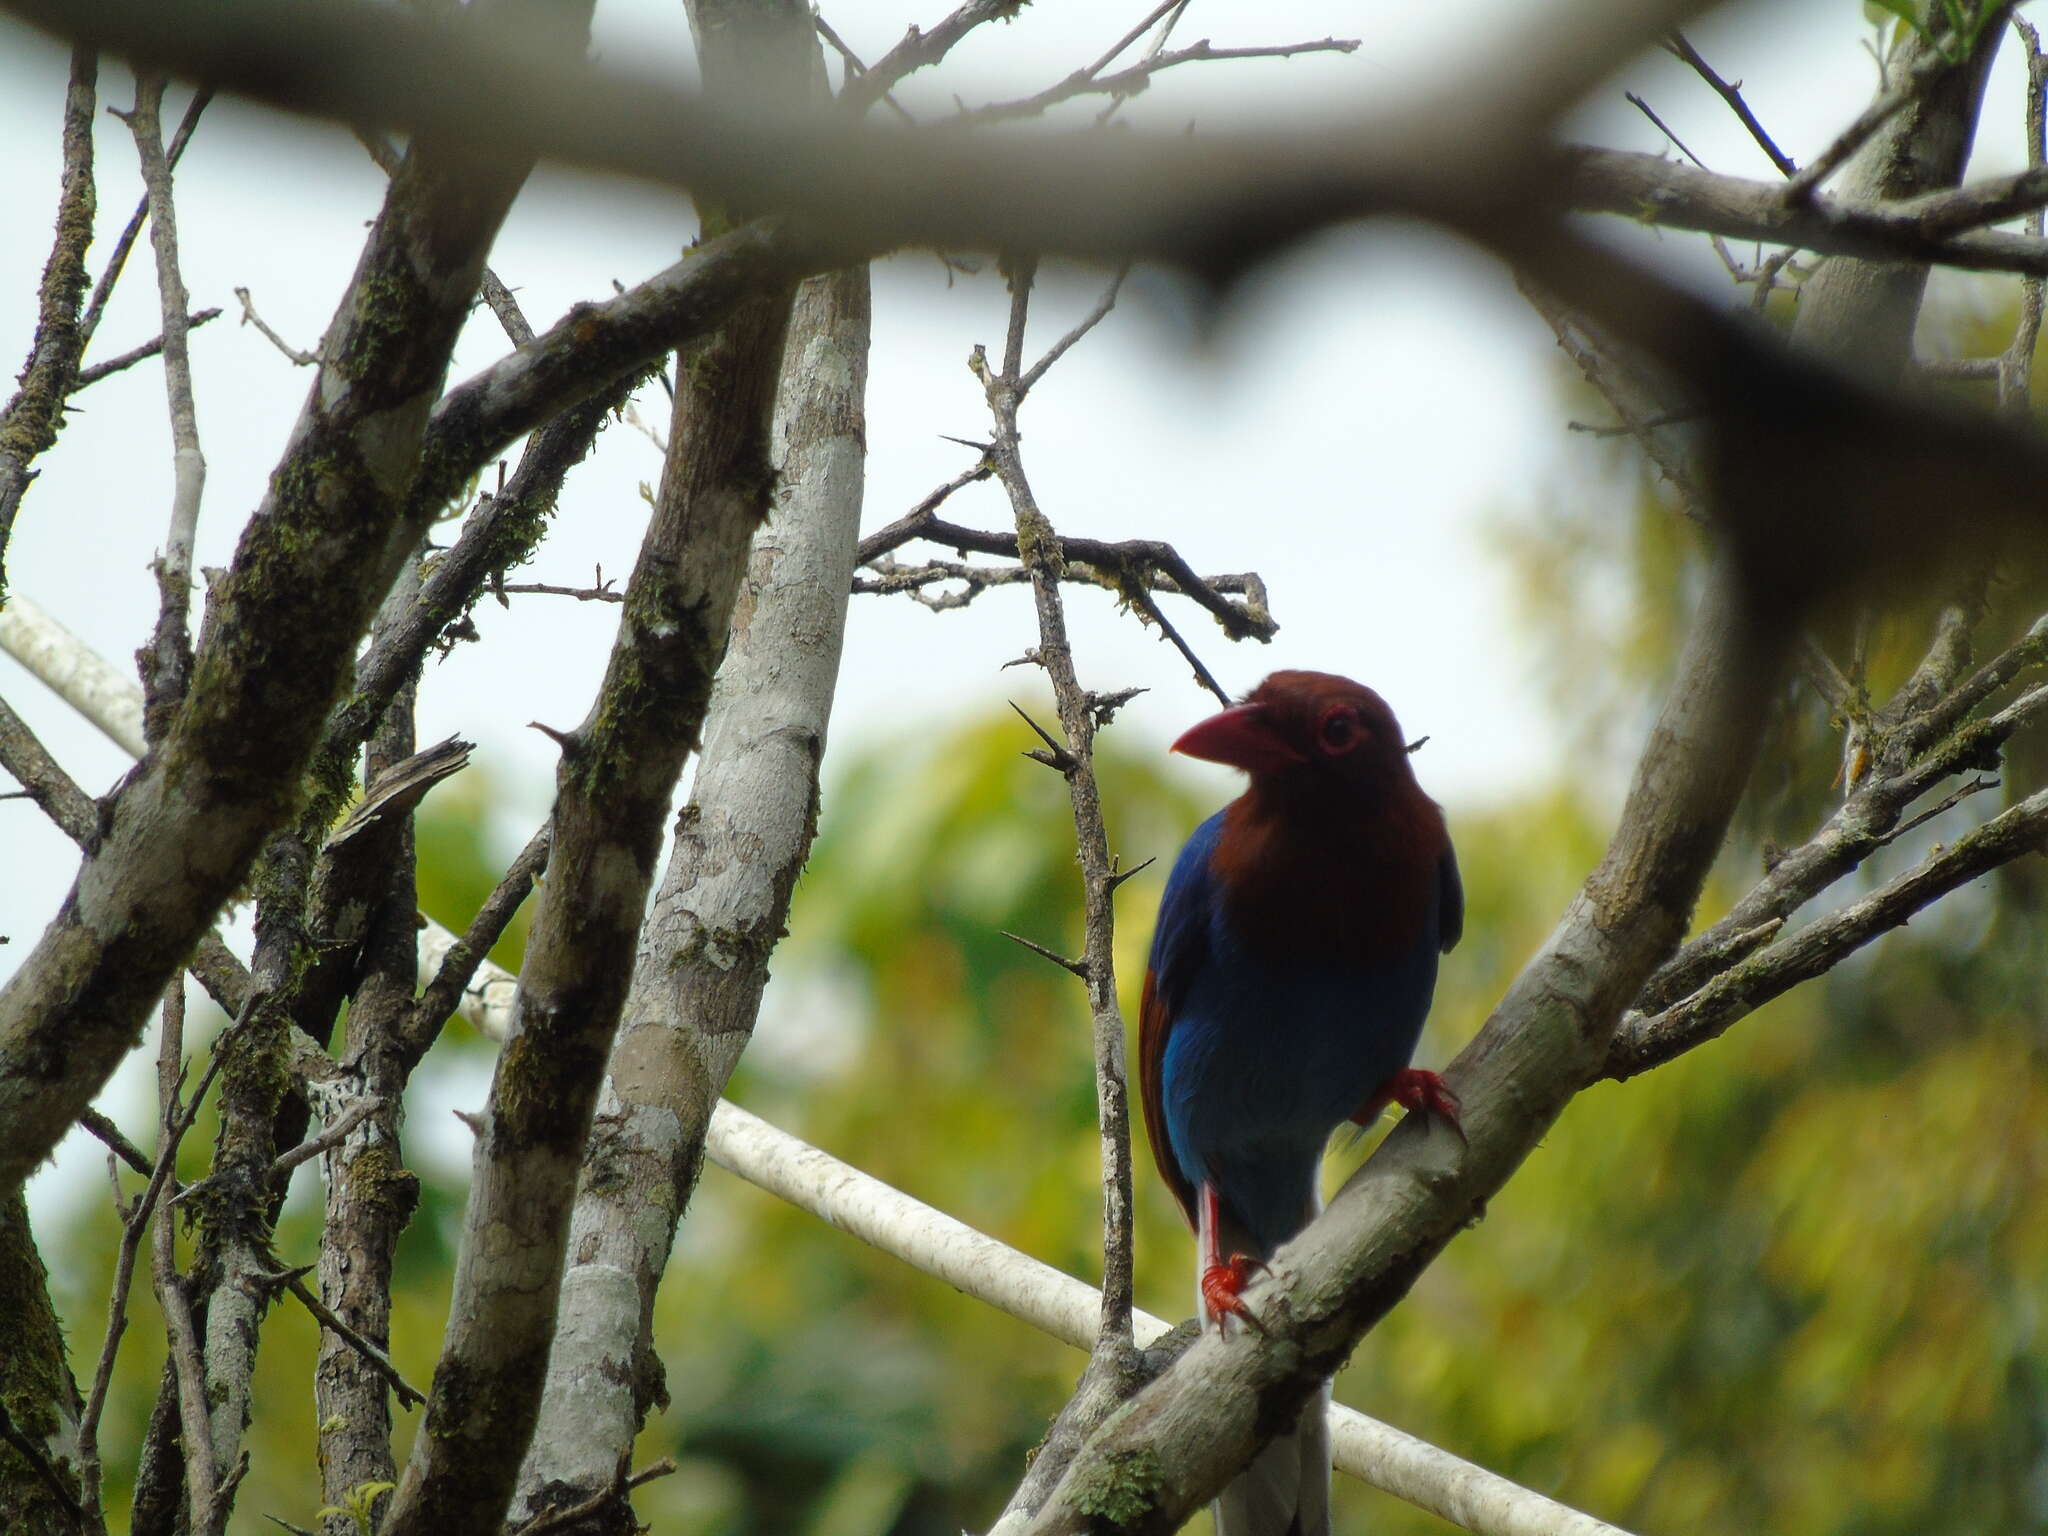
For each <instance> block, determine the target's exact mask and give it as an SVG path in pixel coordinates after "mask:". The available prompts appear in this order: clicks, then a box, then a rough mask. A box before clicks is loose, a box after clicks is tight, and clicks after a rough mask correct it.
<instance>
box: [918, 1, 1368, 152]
mask: <svg viewBox="0 0 2048 1536" xmlns="http://www.w3.org/2000/svg"><path fill="white" fill-rule="evenodd" d="M1162 9H1171V7H1164V8H1162ZM1126 41H1127V42H1128V39H1127V40H1126ZM1358 44H1359V39H1357V38H1355V37H1323V38H1317V39H1316V40H1315V41H1313V42H1303V43H1281V44H1273V45H1268V46H1261V47H1252V48H1212V47H1211V46H1210V45H1209V41H1208V39H1206V38H1204V39H1203V40H1202V41H1201V42H1198V43H1190V44H1189V45H1188V46H1187V47H1185V48H1175V49H1173V50H1172V51H1171V52H1160V53H1155V54H1153V55H1152V56H1150V57H1149V58H1146V59H1143V60H1141V61H1139V62H1138V63H1136V64H1133V65H1131V66H1130V67H1129V68H1128V69H1120V70H1118V71H1117V72H1116V73H1115V74H1113V75H1097V74H1094V73H1091V72H1090V71H1089V70H1085V69H1083V70H1076V71H1075V72H1074V73H1073V74H1071V75H1069V76H1067V78H1066V79H1064V80H1062V81H1060V82H1059V84H1057V85H1053V86H1048V87H1047V88H1046V89H1044V90H1042V91H1040V92H1038V93H1037V94H1036V95H1032V96H1025V97H1021V98H1019V99H1018V100H1016V101H997V102H990V103H989V104H988V105H987V106H983V107H974V108H970V109H969V110H968V111H965V112H962V113H960V114H959V115H958V116H957V117H955V118H953V119H951V121H950V123H949V124H948V126H952V125H953V124H965V123H993V122H1003V121H1007V120H1010V119H1014V118H1020V117H1036V116H1038V115H1039V114H1040V113H1042V112H1044V111H1045V110H1046V109H1047V108H1049V107H1055V106H1058V105H1059V104H1060V103H1061V102H1063V101H1071V100H1072V99H1073V98H1075V97H1077V96H1111V97H1116V98H1118V99H1121V98H1123V97H1126V96H1134V95H1136V94H1137V93H1138V92H1139V91H1142V90H1144V89H1145V87H1146V86H1148V85H1150V84H1151V83H1152V77H1153V76H1154V75H1157V74H1159V73H1161V72H1162V71H1164V70H1169V69H1173V68H1176V67H1177V66H1179V65H1182V64H1198V63H1206V62H1209V61H1211V60H1221V59H1290V58H1293V57H1294V56H1295V55H1296V54H1302V53H1351V52H1354V51H1356V49H1357V48H1358ZM1119 51H1121V49H1119Z"/></svg>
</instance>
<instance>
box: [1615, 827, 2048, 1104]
mask: <svg viewBox="0 0 2048 1536" xmlns="http://www.w3.org/2000/svg"><path fill="white" fill-rule="evenodd" d="M1956 798H1960V795H1958V796H1957V797H1956ZM1942 808H1943V809H1945V808H1946V806H1944V807H1942ZM2044 847H2048V790H2044V791H2041V792H2039V793H2037V794H2034V795H2031V796H2029V797H2028V798H2027V799H2025V800H2023V801H2021V802H2020V803H2019V804H2018V805H2015V806H2013V807H2012V808H2011V809H2010V810H2007V811H2004V812H2002V813H2001V814H1999V815H1997V816H1994V817H1993V818H1992V819H1991V820H1989V821H1987V822H1985V823H1984V824H1983V825H1982V826H1980V827H1976V828H1973V829H1972V830H1970V831H1968V832H1966V833H1964V834H1963V835H1962V836H1961V837H1959V838H1957V839H1956V840H1955V842H1954V843H1952V844H1950V845H1949V846H1948V847H1947V848H1945V849H1942V850H1941V851H1939V852H1938V853H1936V854H1934V855H1933V856H1932V857H1930V858H1928V859H1925V860H1923V861H1922V862H1921V863H1920V864H1919V865H1918V866H1917V867H1915V868H1914V869H1912V870H1909V871H1908V872H1907V873H1905V874H1903V875H1901V876H1899V877H1898V878H1897V879H1896V880H1893V881H1891V882H1890V883H1889V884H1887V885H1885V886H1884V887H1882V888H1881V889H1879V890H1877V891H1874V892H1873V893H1871V894H1870V895H1869V896H1866V897H1864V898H1863V899H1862V900H1861V901H1857V902H1852V903H1851V904H1850V905H1848V906H1846V907H1843V908H1842V909H1841V910H1840V911H1838V912H1833V913H1830V914H1829V915H1828V916H1826V917H1824V918H1821V919H1819V920H1818V921H1816V922H1813V923H1810V924H1808V925H1807V926H1806V927H1805V928H1802V929H1801V930H1800V931H1799V932H1798V933H1796V934H1794V935H1793V936H1792V937H1790V938H1788V939H1782V940H1780V941H1779V942H1777V943H1775V944H1773V945H1771V946H1770V948H1768V949H1766V950H1764V951H1762V952H1761V953H1760V954H1755V955H1752V956H1750V957H1749V958H1748V959H1746V960H1744V961H1742V962H1741V963H1740V964H1739V965H1737V966H1735V967H1733V968H1732V969H1730V970H1728V971H1726V972H1724V973H1723V974H1721V975H1720V976H1718V977H1716V978H1715V979H1714V980H1713V981H1712V982H1710V983H1708V984H1707V985H1706V986H1705V987H1703V988H1702V989H1701V990H1700V991H1698V992H1696V993H1694V994H1693V995H1692V996H1691V997H1689V998H1686V999H1685V1000H1684V1001H1683V1002H1680V1003H1676V1004H1674V1005H1672V1006H1671V1007H1669V1008H1666V1009H1664V1010H1663V1011H1662V1012H1660V1013H1657V1014H1653V1015H1651V1016H1649V1017H1635V1018H1631V1019H1630V1020H1629V1022H1628V1023H1627V1024H1626V1025H1624V1027H1623V1029H1622V1030H1621V1032H1620V1033H1618V1034H1617V1035H1616V1036H1615V1041H1614V1048H1613V1052H1612V1054H1611V1055H1610V1056H1609V1058H1608V1066H1607V1075H1609V1076H1611V1077H1615V1078H1628V1077H1633V1076H1634V1075H1635V1074H1637V1073H1638V1072H1643V1071H1646V1070H1648V1069H1649V1068H1651V1067H1654V1066H1657V1065H1659V1064H1660V1063H1662V1062H1665V1061H1669V1060H1671V1059H1672V1058H1673V1057H1675V1056H1678V1055H1680V1054H1682V1053H1683V1052H1685V1051H1689V1050H1691V1049H1693V1048H1694V1047H1695V1046H1698V1045H1700V1044H1703V1043H1704V1042H1706V1041H1708V1040H1712V1039H1714V1038H1716V1037H1717V1036H1719V1035H1720V1034H1721V1033H1722V1032H1723V1031H1725V1030H1726V1029H1727V1028H1728V1027H1729V1026H1730V1025H1731V1024H1733V1023H1735V1022H1736V1021H1737V1020H1738V1019H1741V1018H1744V1017H1746V1016H1747V1015H1749V1014H1751V1013H1753V1012H1755V1011H1756V1010H1757V1009H1758V1008H1760V1007H1762V1006H1763V1005H1764V1004H1765V1003H1767V1002H1769V1001H1770V1000H1771V999H1772V998H1774V997H1777V996H1779V995H1781V994H1782V993H1785V992H1787V991H1790V990H1791V989H1792V988H1793V987H1795V986H1797V985H1798V984H1799V983H1800V982H1802V981H1808V980H1811V979H1812V978H1813V977H1816V976H1819V975H1821V974H1823V973H1824V972H1826V971H1828V970H1830V969H1832V968H1833V967H1834V966H1836V965H1838V964H1840V963H1841V962H1842V961H1843V960H1845V959H1847V958H1848V957H1849V956H1850V955H1852V954H1854V953H1855V952H1856V951H1857V950H1858V949H1860V948H1862V947H1863V946H1864V945H1866V944H1868V943H1869V942H1870V941H1871V940H1873V939H1875V938H1877V937H1878V936H1880V935H1881V934H1883V933H1884V932H1886V931H1887V930H1889V929H1892V928H1898V927H1902V926H1903V925H1904V924H1905V923H1906V921H1907V920H1908V919H1909V918H1911V917H1912V916H1913V914H1914V913H1916V912H1918V911H1920V910H1921V909H1922V908H1924V907H1926V906H1927V905H1928V904H1929V903H1930V902H1933V901H1935V900H1937V899H1939V898H1940V897H1942V896H1945V895H1947V894H1948V893H1949V892H1950V891H1953V890H1955V889H1957V888H1958V887H1959V886H1963V885H1966V884H1968V883H1969V882H1970V881H1972V880H1974V879H1976V878H1977V877H1978V876H1980V875H1983V874H1985V873H1987V872H1988V871H1990V870H1993V869H1996V868H1998V867H1999V866H2001V865H2004V864H2009V863H2011V862H2012V861H2013V860H2014V859H2017V858H2021V857H2024V856H2025V855H2027V854H2029V853H2038V852H2042V851H2043V850H2044Z"/></svg>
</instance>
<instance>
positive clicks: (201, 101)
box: [78, 86, 213, 346]
mask: <svg viewBox="0 0 2048 1536" xmlns="http://www.w3.org/2000/svg"><path fill="white" fill-rule="evenodd" d="M212 100H213V90H212V88H211V87H209V86H202V87H201V88H200V89H199V90H198V91H197V92H196V93H195V94H194V95H193V97H192V100H191V101H190V102H188V103H186V106H185V115H184V116H183V117H182V118H180V119H179V120H178V131H177V132H176V133H175V134H173V135H172V136H171V143H170V147H169V148H168V149H166V150H165V151H164V163H165V165H167V166H168V167H169V168H170V169H171V170H174V171H175V170H176V169H177V168H178V162H179V161H180V160H182V159H183V158H184V156H185V146H186V145H187V144H189V143H191V142H192V130H193V129H195V128H197V127H198V126H199V114H200V113H202V112H204V111H205V110H206V104H207V103H208V102H210V101H212ZM148 217H149V194H148V193H147V192H145V193H143V194H142V196H141V198H140V199H139V200H138V201H137V202H136V204H135V212H134V213H133V214H131V215H130V216H129V219H128V225H127V228H125V229H123V230H122V231H121V235H120V238H119V239H117V240H116V241H115V242H114V250H113V254H112V255H110V256H108V257H107V266H106V270H105V271H103V272H101V273H100V280H99V281H98V282H97V283H95V284H94V285H93V290H92V298H91V299H89V300H88V301H87V302H86V306H85V316H84V318H83V319H81V320H80V321H79V322H78V329H79V332H80V334H81V336H82V338H83V340H82V341H81V343H80V345H81V346H83V345H87V344H90V343H91V341H92V338H93V333H94V332H95V331H97V330H98V329H99V325H100V317H101V316H102V315H104V314H105V313H106V311H107V301H108V300H109V299H111V298H112V297H113V296H114V284H115V283H117V282H119V281H120V280H121V271H122V268H124V267H125V266H126V265H127V264H128V253H129V252H130V251H131V250H133V249H134V248H135V240H136V237H137V236H138V235H140V234H141V233H142V225H143V222H144V221H145V220H146V219H148Z"/></svg>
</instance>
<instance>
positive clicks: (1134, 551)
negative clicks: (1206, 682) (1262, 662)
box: [855, 493, 1280, 640]
mask: <svg viewBox="0 0 2048 1536" xmlns="http://www.w3.org/2000/svg"><path fill="white" fill-rule="evenodd" d="M934 494H937V493H934ZM927 499H929V498H927ZM1052 538H1053V539H1054V541H1055V547H1056V549H1057V551H1058V554H1059V561H1058V568H1059V569H1060V570H1062V571H1064V570H1065V568H1067V567H1068V566H1072V565H1087V566H1093V567H1094V568H1095V569H1096V570H1097V571H1100V572H1103V573H1104V574H1105V576H1108V577H1111V578H1112V579H1110V580H1107V581H1105V582H1104V583H1103V584H1104V585H1109V586H1113V587H1115V589H1116V590H1117V591H1119V592H1121V591H1123V590H1125V587H1126V584H1127V583H1131V582H1137V583H1140V584H1142V585H1150V586H1152V587H1155V588H1157V589H1158V590H1160V591H1162V592H1178V593H1179V594H1180V595H1181V596H1183V597H1187V598H1190V599H1192V600H1193V601H1194V602H1196V603H1198V604H1199V605H1200V606H1201V607H1202V608H1203V609H1205V610H1206V611H1207V612H1208V613H1209V614H1211V615H1212V616H1213V617H1214V618H1215V619H1216V621H1217V623H1219V624H1220V625H1222V626H1223V632H1224V633H1225V634H1227V635H1229V636H1230V638H1231V639H1233V640H1270V639H1271V638H1272V637H1273V636H1274V634H1276V633H1277V632H1278V630H1279V628H1280V626H1279V625H1278V624H1276V623H1274V622H1273V616H1272V613H1271V612H1270V611H1269V610H1268V608H1267V605H1266V586H1265V583H1264V582H1263V581H1261V580H1260V579H1259V577H1258V576H1257V574H1256V573H1254V572H1250V571H1246V572H1243V573H1241V574H1239V575H1235V576H1219V577H1217V578H1215V581H1214V583H1212V582H1210V581H1207V580H1204V579H1203V578H1202V577H1200V576H1198V575H1196V574H1195V572H1194V570H1193V569H1192V568H1191V567H1190V566H1189V565H1188V563H1187V561H1186V560H1185V559H1183V558H1182V557H1181V555H1180V552H1179V551H1178V550H1176V549H1175V548H1174V547H1173V546H1172V545H1171V544H1166V543H1162V542H1160V541H1158V540H1156V539H1122V540H1116V541H1110V540H1104V539H1082V538H1073V537H1070V536H1062V535H1059V534H1053V535H1052ZM912 539H926V540H929V541H930V542H931V543H934V544H942V545H946V546H949V547H951V548H953V549H957V550H960V551H961V552H963V553H967V552H972V553H974V554H978V555H997V556H1001V557H1005V558H1008V559H1012V560H1014V559H1017V558H1018V555H1017V548H1018V545H1017V535H1016V534H1014V533H997V532H994V531H990V530H985V529H980V528H968V527H964V526H963V525H961V524H959V523H948V522H943V521H941V520H939V519H938V518H935V517H931V516H921V515H919V512H918V511H913V512H911V513H910V514H909V515H908V516H905V517H901V518H898V519H897V520H896V521H895V522H893V523H891V524H890V525H889V526H888V527H886V528H883V529H880V530H878V531H877V532H875V533H871V534H869V535H868V536H867V537H866V538H865V539H862V540H861V543H860V549H859V551H858V553H857V554H856V557H855V558H856V561H857V563H859V564H862V565H866V564H868V563H869V562H870V561H872V560H875V559H876V558H878V557H879V556H881V555H883V554H886V553H888V552H889V551H890V550H892V549H897V548H900V547H901V546H902V545H904V544H907V543H909V542H910V541H911V540H912ZM1230 591H1241V592H1242V594H1243V596H1244V602H1242V603H1233V602H1231V601H1230V600H1229V598H1228V597H1227V596H1225V593H1226V592H1230Z"/></svg>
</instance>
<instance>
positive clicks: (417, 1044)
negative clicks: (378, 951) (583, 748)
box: [400, 827, 551, 1054]
mask: <svg viewBox="0 0 2048 1536" xmlns="http://www.w3.org/2000/svg"><path fill="white" fill-rule="evenodd" d="M550 831H551V829H550V828H549V827H542V828H541V829H540V830H539V831H538V832H536V833H534V834H533V836H532V837H531V838H529V839H528V840H527V844H526V846H525V847H524V848H522V849H520V851H519V856H518V857H517V858H515V859H514V860H513V861H512V863H511V864H510V866H509V867H507V869H506V870H505V874H504V878H503V879H501V880H499V882H498V884H497V887H496V888H495V889H494V890H493V891H492V892H491V894H490V895H489V896H488V897H487V898H485V900H484V904H483V905H482V906H481V907H479V908H478V909H477V914H476V916H475V918H473V919H472V920H471V922H470V925H469V927H468V928H467V929H466V930H464V932H463V935H462V937H461V938H459V939H457V940H456V941H455V943H454V944H452V945H450V946H449V948H448V951H447V953H446V954H445V955H443V956H442V957H441V961H440V964H439V966H438V967H436V969H435V971H434V979H433V980H432V981H430V982H429V983H427V985H426V987H425V989H424V990H423V991H422V992H421V993H420V997H419V1002H418V1003H416V1004H415V1005H414V1007H413V1014H412V1018H411V1020H410V1021H409V1022H408V1023H407V1024H405V1025H404V1026H403V1028H402V1029H401V1031H400V1034H401V1036H402V1037H403V1039H404V1040H405V1041H406V1044H407V1049H409V1050H410V1051H412V1052H413V1053H414V1054H419V1053H422V1052H424V1050H425V1048H426V1042H427V1041H429V1040H431V1039H432V1038H433V1036H434V1034H435V1032H436V1031H438V1030H439V1029H440V1028H441V1023H442V1021H443V1020H444V1019H446V1018H447V1017H448V1015H449V1014H451V1013H453V1012H454V1011H455V1008H456V1005H457V1004H458V1003H459V1002H460V1001H461V999H462V995H463V994H464V993H465V992H467V991H468V990H469V987H470V983H471V982H472V981H473V980H475V978H476V973H477V968H478V967H479V966H481V965H482V964H483V963H484V957H485V956H486V955H488V954H489V953H490V952H491V946H492V945H494V944H496V943H497V942H498V940H499V939H500V938H501V937H502V936H503V935H504V932H505V929H506V928H507V927H508V926H509V925H510V924H511V921H512V919H513V917H514V916H515V915H516V914H517V913H518V911H519V908H520V907H521V906H522V905H523V904H524V903H525V901H526V897H527V894H528V893H529V892H530V891H531V890H532V889H533V884H534V881H536V880H538V879H539V878H540V872H541V871H542V870H543V869H544V868H546V867H547V861H548V848H549V836H550Z"/></svg>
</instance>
